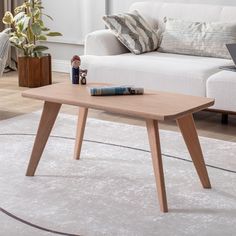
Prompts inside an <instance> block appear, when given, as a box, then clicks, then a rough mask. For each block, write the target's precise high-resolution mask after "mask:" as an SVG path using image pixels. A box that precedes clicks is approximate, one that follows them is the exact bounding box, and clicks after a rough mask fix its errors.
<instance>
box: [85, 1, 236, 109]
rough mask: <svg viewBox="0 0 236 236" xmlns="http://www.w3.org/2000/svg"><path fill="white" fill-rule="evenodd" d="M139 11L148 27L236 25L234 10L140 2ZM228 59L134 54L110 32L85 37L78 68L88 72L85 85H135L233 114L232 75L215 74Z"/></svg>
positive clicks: (235, 82)
mask: <svg viewBox="0 0 236 236" xmlns="http://www.w3.org/2000/svg"><path fill="white" fill-rule="evenodd" d="M132 10H138V11H139V12H140V13H141V14H142V15H143V16H144V17H145V18H146V19H147V20H148V21H149V23H150V24H151V25H152V26H153V27H155V28H156V27H157V24H158V21H159V19H163V17H165V16H167V17H173V18H180V19H186V20H192V21H207V22H210V21H211V22H212V21H221V22H232V21H236V7H233V6H218V5H217V6H215V5H199V4H198V5H196V4H176V3H163V2H139V3H134V4H133V5H131V7H130V11H132ZM230 64H232V61H231V60H227V59H220V58H209V57H197V56H187V55H179V54H170V53H160V52H157V51H155V52H151V53H146V54H142V55H138V56H137V55H134V54H131V53H129V52H128V51H127V49H126V48H125V47H124V46H123V45H122V44H121V43H120V42H119V41H118V40H117V39H116V37H115V36H114V35H113V34H112V33H111V32H110V31H109V30H100V31H96V32H93V33H90V34H89V35H87V38H86V43H85V56H84V57H83V60H82V66H83V67H86V68H87V69H88V72H89V73H88V81H94V82H109V83H114V84H134V85H136V86H142V87H144V88H147V89H155V90H162V91H171V92H177V93H184V94H191V95H197V96H207V97H213V98H215V100H216V102H215V105H214V107H212V109H215V110H220V111H221V112H222V113H234V112H236V73H235V72H227V71H220V69H219V66H223V65H230Z"/></svg>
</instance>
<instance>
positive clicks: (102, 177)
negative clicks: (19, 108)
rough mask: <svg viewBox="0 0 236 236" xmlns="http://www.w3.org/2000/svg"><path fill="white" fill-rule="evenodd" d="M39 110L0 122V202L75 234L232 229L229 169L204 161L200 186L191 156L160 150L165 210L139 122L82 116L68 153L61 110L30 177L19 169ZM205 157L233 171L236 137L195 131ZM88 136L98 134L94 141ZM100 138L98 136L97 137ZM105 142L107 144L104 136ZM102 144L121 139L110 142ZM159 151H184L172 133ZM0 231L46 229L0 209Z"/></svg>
mask: <svg viewBox="0 0 236 236" xmlns="http://www.w3.org/2000/svg"><path fill="white" fill-rule="evenodd" d="M39 118H40V113H33V114H29V115H25V116H21V117H16V118H13V119H9V120H6V121H2V122H0V191H1V194H0V207H2V208H4V209H5V210H7V211H9V212H11V213H12V214H14V215H16V216H18V217H20V218H22V219H24V220H26V221H29V222H31V223H33V224H36V225H39V226H42V227H45V228H48V229H52V230H57V231H61V232H67V233H72V234H77V235H88V236H90V235H91V236H92V235H127V236H132V235H144V236H147V235H148V236H151V235H161V236H162V235H168V236H169V235H171V236H173V235H181V236H183V235H188V236H189V235H205V236H208V235H234V234H235V232H236V188H235V186H236V185H235V184H236V174H235V173H231V172H227V171H224V170H219V169H215V168H212V167H208V171H209V176H210V179H211V183H212V186H213V188H212V189H211V190H205V189H203V188H202V187H201V184H200V181H199V179H198V177H197V175H196V173H195V169H194V167H193V164H192V163H191V162H186V161H182V160H178V159H174V158H172V157H167V156H163V161H164V170H165V178H166V188H167V198H168V204H169V213H166V214H164V213H161V212H160V211H159V204H158V201H157V194H156V187H155V180H154V176H153V170H152V163H151V156H150V153H148V152H146V151H140V150H135V149H131V148H129V147H133V148H139V149H144V150H149V145H148V138H147V133H146V129H145V128H144V127H138V126H130V125H125V124H117V123H111V122H105V121H100V120H95V119H89V120H88V122H87V126H86V132H85V139H86V140H88V141H85V142H84V143H83V149H82V154H81V160H80V161H75V160H73V158H72V157H73V149H74V140H73V139H72V138H73V137H74V136H75V127H76V119H77V118H76V117H75V116H69V115H62V114H60V116H59V118H58V120H57V122H56V126H55V129H54V130H53V133H52V135H53V136H57V137H51V138H50V140H49V142H48V145H47V147H46V149H45V152H44V154H43V157H42V159H41V161H40V164H39V167H38V169H37V172H36V176H35V177H25V176H24V174H25V171H26V168H27V164H28V160H29V156H30V153H31V149H32V145H33V141H34V136H32V135H31V134H35V132H36V130H37V126H38V121H39ZM200 140H201V144H202V148H203V152H204V155H205V160H206V162H207V163H208V164H209V165H213V166H217V167H220V168H224V169H229V170H232V171H236V143H231V142H223V141H219V140H214V139H207V138H201V139H200ZM93 141H97V142H101V143H96V142H93ZM104 143H105V144H104ZM106 143H107V144H106ZM108 144H116V145H124V146H127V147H128V148H125V147H117V146H113V145H108ZM161 144H162V152H163V153H164V154H168V155H171V156H176V157H180V158H185V159H189V155H188V152H187V149H186V147H185V145H184V143H183V139H182V136H181V135H180V134H179V133H175V132H170V131H161ZM0 235H4V236H15V235H18V236H21V235H22V236H31V235H36V236H37V235H39V236H41V235H43V236H44V235H53V234H52V233H48V232H44V231H41V230H39V229H36V228H33V227H30V226H28V225H25V224H23V223H21V222H19V221H16V220H14V219H12V218H11V217H9V216H7V215H5V214H3V213H2V212H0Z"/></svg>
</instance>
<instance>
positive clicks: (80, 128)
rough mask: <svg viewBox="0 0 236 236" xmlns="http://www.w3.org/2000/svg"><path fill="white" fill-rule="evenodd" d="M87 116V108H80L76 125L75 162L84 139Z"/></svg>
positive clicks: (78, 157)
mask: <svg viewBox="0 0 236 236" xmlns="http://www.w3.org/2000/svg"><path fill="white" fill-rule="evenodd" d="M87 115H88V108H85V107H80V108H79V116H78V123H77V131H76V140H75V150H74V158H75V159H76V160H79V159H80V152H81V147H82V142H83V138H84V130H85V125H86V120H87Z"/></svg>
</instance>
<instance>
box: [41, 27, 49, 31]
mask: <svg viewBox="0 0 236 236" xmlns="http://www.w3.org/2000/svg"><path fill="white" fill-rule="evenodd" d="M41 30H42V31H49V30H50V29H49V28H47V27H43V28H41Z"/></svg>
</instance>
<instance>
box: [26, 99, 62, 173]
mask: <svg viewBox="0 0 236 236" xmlns="http://www.w3.org/2000/svg"><path fill="white" fill-rule="evenodd" d="M60 108H61V104H59V103H53V102H45V103H44V107H43V112H42V115H41V120H40V123H39V127H38V131H37V135H36V138H35V141H34V146H33V150H32V153H31V157H30V161H29V164H28V169H27V172H26V176H34V174H35V171H36V169H37V166H38V163H39V161H40V158H41V156H42V153H43V150H44V148H45V145H46V143H47V140H48V137H49V135H50V133H51V130H52V127H53V125H54V123H55V120H56V118H57V115H58V112H59V110H60Z"/></svg>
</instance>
